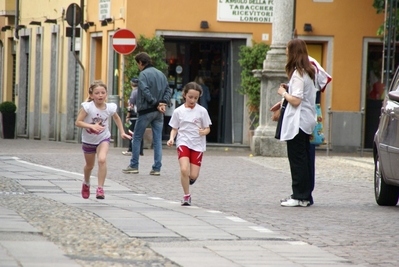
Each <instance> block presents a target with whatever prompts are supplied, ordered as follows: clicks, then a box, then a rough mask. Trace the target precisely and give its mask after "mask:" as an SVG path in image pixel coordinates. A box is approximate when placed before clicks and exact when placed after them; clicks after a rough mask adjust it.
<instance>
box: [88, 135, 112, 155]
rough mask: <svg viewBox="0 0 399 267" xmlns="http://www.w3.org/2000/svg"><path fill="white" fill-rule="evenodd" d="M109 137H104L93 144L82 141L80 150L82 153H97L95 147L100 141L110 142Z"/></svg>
mask: <svg viewBox="0 0 399 267" xmlns="http://www.w3.org/2000/svg"><path fill="white" fill-rule="evenodd" d="M110 140H111V139H110V138H106V139H104V140H102V141H101V142H100V143H98V144H97V145H93V144H88V143H82V150H83V153H85V154H95V153H97V147H98V146H99V145H100V144H101V143H102V142H108V143H109V142H110Z"/></svg>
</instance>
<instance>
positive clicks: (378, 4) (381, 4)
mask: <svg viewBox="0 0 399 267" xmlns="http://www.w3.org/2000/svg"><path fill="white" fill-rule="evenodd" d="M373 7H374V8H375V9H377V14H380V13H381V12H384V10H385V0H374V2H373Z"/></svg>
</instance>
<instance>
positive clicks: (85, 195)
mask: <svg viewBox="0 0 399 267" xmlns="http://www.w3.org/2000/svg"><path fill="white" fill-rule="evenodd" d="M89 196H90V186H89V185H87V184H85V183H83V185H82V197H83V198H84V199H87V198H89Z"/></svg>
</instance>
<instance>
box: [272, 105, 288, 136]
mask: <svg viewBox="0 0 399 267" xmlns="http://www.w3.org/2000/svg"><path fill="white" fill-rule="evenodd" d="M287 103H288V101H287V100H285V99H284V101H283V103H282V104H281V108H280V117H279V118H278V121H277V127H276V134H275V135H274V138H276V139H278V140H280V134H281V126H282V125H283V118H284V112H285V108H286V107H287Z"/></svg>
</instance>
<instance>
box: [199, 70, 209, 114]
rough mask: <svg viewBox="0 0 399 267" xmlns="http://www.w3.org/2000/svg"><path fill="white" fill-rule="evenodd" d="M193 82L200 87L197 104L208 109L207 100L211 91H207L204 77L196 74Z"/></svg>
mask: <svg viewBox="0 0 399 267" xmlns="http://www.w3.org/2000/svg"><path fill="white" fill-rule="evenodd" d="M195 82H196V83H198V84H199V85H200V86H201V88H202V95H201V97H200V103H199V104H200V105H201V106H203V107H204V108H205V109H206V110H208V102H209V101H211V92H210V91H209V87H208V86H206V85H205V82H204V78H202V77H201V76H197V77H196V78H195Z"/></svg>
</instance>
